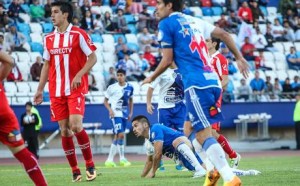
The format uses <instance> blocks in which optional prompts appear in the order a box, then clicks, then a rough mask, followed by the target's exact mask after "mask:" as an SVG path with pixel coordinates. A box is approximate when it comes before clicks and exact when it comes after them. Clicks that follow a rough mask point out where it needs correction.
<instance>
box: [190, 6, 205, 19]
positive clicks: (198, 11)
mask: <svg viewBox="0 0 300 186" xmlns="http://www.w3.org/2000/svg"><path fill="white" fill-rule="evenodd" d="M190 10H191V11H192V12H193V13H194V16H195V17H201V16H203V13H202V10H201V8H200V7H198V6H193V7H190Z"/></svg>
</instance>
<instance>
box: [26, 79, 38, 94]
mask: <svg viewBox="0 0 300 186" xmlns="http://www.w3.org/2000/svg"><path fill="white" fill-rule="evenodd" d="M28 85H29V87H30V92H36V90H37V88H38V86H39V82H37V81H29V82H28Z"/></svg>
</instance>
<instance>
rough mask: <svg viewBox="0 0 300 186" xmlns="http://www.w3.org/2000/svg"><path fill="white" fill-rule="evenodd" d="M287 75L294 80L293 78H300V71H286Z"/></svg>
mask: <svg viewBox="0 0 300 186" xmlns="http://www.w3.org/2000/svg"><path fill="white" fill-rule="evenodd" d="M287 72H288V75H289V78H290V79H291V80H292V79H294V77H295V76H299V77H300V71H297V70H288V71H287Z"/></svg>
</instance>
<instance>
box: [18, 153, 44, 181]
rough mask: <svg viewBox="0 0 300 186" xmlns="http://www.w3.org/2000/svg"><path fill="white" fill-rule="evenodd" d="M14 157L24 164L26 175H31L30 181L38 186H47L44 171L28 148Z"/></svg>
mask: <svg viewBox="0 0 300 186" xmlns="http://www.w3.org/2000/svg"><path fill="white" fill-rule="evenodd" d="M14 156H15V157H16V158H17V160H19V161H20V162H21V163H22V164H23V167H24V169H25V170H26V173H27V174H28V175H29V177H30V179H31V180H32V181H33V182H34V184H35V185H36V186H46V185H47V181H46V179H45V177H44V175H43V172H42V170H41V169H40V167H39V164H38V162H37V160H36V158H35V156H34V155H33V154H32V153H31V152H29V150H28V149H27V148H24V149H22V150H21V151H20V152H17V153H16V154H14Z"/></svg>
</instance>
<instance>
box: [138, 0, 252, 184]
mask: <svg viewBox="0 0 300 186" xmlns="http://www.w3.org/2000/svg"><path fill="white" fill-rule="evenodd" d="M182 4H183V1H182V0H157V5H156V9H157V14H158V17H159V18H160V22H159V34H158V40H159V42H160V45H161V47H162V52H163V58H162V60H161V62H160V64H159V65H158V67H157V68H156V70H155V71H154V73H153V74H152V75H151V76H149V77H147V78H146V79H145V80H144V82H143V83H151V82H152V81H154V80H155V79H156V78H157V77H158V76H159V75H160V74H161V73H162V72H164V71H165V70H166V69H167V68H168V66H170V65H171V63H172V61H175V63H176V66H177V67H178V69H179V72H180V74H181V75H182V76H183V84H184V88H185V93H186V94H185V100H186V106H187V112H188V116H189V119H190V121H191V123H192V127H193V130H194V131H195V132H196V138H197V141H198V142H199V143H200V144H201V145H202V147H203V149H204V150H205V153H206V154H207V156H208V158H209V159H210V160H211V161H212V164H213V165H215V167H216V169H217V170H218V171H214V170H212V171H208V172H207V175H206V179H205V183H204V185H214V184H216V182H217V181H218V179H219V177H220V175H221V176H222V178H223V180H224V185H225V186H229V185H240V184H241V180H240V179H239V178H238V177H237V176H235V175H234V173H233V171H232V170H231V168H230V167H229V165H228V162H227V160H226V158H225V153H224V151H223V149H222V147H221V146H220V144H219V143H218V142H217V141H216V140H215V138H213V137H212V132H211V127H210V125H211V124H213V123H216V122H220V121H221V120H222V119H223V116H222V113H221V110H220V108H219V106H220V103H219V102H220V99H221V92H222V89H221V87H220V82H219V79H218V76H217V74H216V73H215V72H213V70H212V67H211V65H210V62H209V54H208V51H207V47H206V44H205V38H209V37H210V36H213V37H216V38H219V39H221V40H222V41H224V43H225V44H226V45H227V46H228V48H229V49H230V50H231V52H232V53H233V54H234V55H235V58H236V60H237V63H238V67H239V69H240V71H241V72H242V73H243V75H244V76H245V77H247V76H248V64H247V61H246V60H245V59H244V58H243V56H242V55H241V53H240V52H239V51H238V49H237V48H236V46H235V44H234V41H233V39H232V38H231V36H230V34H229V33H227V32H225V31H224V30H222V29H220V28H217V27H215V26H213V25H211V24H209V23H208V22H205V21H203V20H201V19H199V18H194V17H192V16H188V15H184V14H182V13H180V11H182ZM201 145H199V146H201ZM199 146H198V147H197V148H199ZM195 150H197V149H195ZM201 159H203V158H202V157H201Z"/></svg>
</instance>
